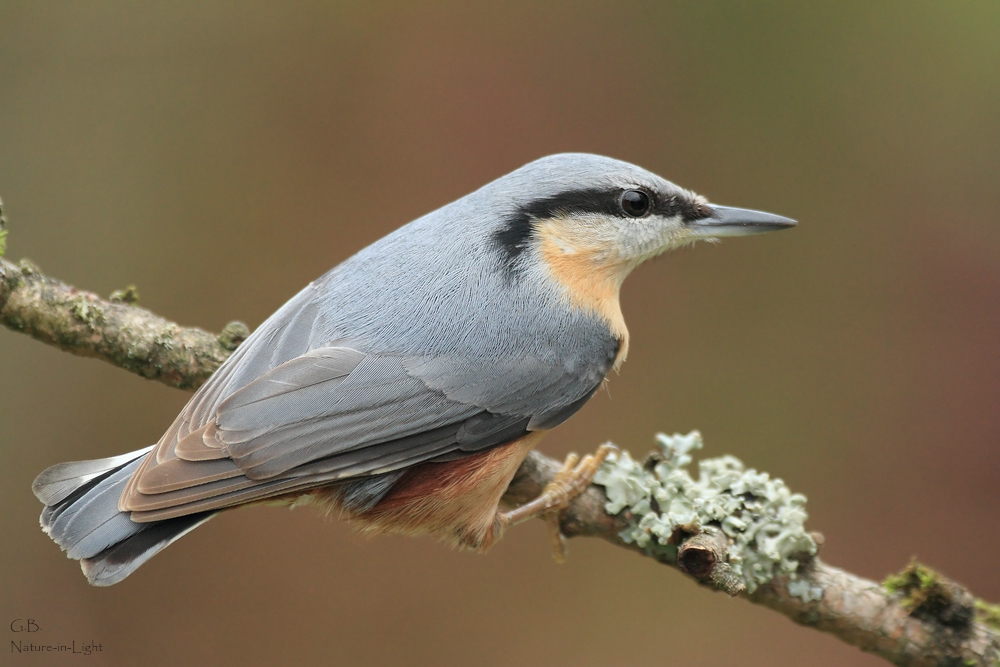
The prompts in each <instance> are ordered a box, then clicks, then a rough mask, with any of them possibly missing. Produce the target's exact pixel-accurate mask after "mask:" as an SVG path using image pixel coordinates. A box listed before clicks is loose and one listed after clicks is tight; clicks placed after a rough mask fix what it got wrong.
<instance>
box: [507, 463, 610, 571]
mask: <svg viewBox="0 0 1000 667" xmlns="http://www.w3.org/2000/svg"><path fill="white" fill-rule="evenodd" d="M616 451H618V448H617V447H615V446H614V445H612V444H605V445H601V446H600V447H598V448H597V451H596V452H595V453H593V454H587V455H586V456H584V457H583V459H581V458H580V457H579V456H577V455H576V454H570V455H569V456H567V457H566V462H565V463H564V464H563V467H562V470H560V471H559V472H558V473H556V476H555V477H553V478H552V481H551V482H549V483H548V484H546V485H545V488H544V489H542V493H541V494H540V495H539V496H538V497H537V498H535V499H534V500H532V501H531V502H529V503H525V504H524V505H521V506H520V507H518V508H517V509H514V510H511V511H510V512H506V513H504V514H503V515H502V516H503V523H504V525H505V526H510V525H514V524H518V523H522V522H524V521H527V520H528V519H534V518H535V517H539V516H543V517H545V521H546V522H547V523H548V524H549V531H550V533H551V535H552V557H553V558H555V559H556V562H557V563H562V562H564V561H565V560H566V538H565V537H564V536H563V534H562V531H561V530H560V526H559V515H560V514H561V513H562V511H563V510H564V509H566V507H567V506H569V504H570V502H571V501H572V500H573V499H574V498H576V497H577V496H579V495H580V494H581V493H583V492H584V491H586V490H587V487H588V486H590V483H591V482H592V481H593V479H594V475H595V474H596V473H597V469H598V468H599V467H600V466H601V463H603V462H604V459H606V458H607V457H608V454H610V453H611V452H616Z"/></svg>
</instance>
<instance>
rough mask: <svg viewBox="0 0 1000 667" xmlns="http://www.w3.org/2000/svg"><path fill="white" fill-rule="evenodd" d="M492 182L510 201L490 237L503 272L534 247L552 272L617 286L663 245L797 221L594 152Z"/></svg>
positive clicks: (554, 159)
mask: <svg viewBox="0 0 1000 667" xmlns="http://www.w3.org/2000/svg"><path fill="white" fill-rule="evenodd" d="M491 185H492V186H498V185H502V186H503V188H504V189H507V190H508V192H509V193H510V196H511V198H512V199H513V200H514V202H515V208H514V212H513V213H511V214H509V215H507V216H506V217H505V220H504V224H503V226H502V227H501V228H499V229H498V230H497V231H496V232H495V233H494V237H493V238H494V242H495V245H496V246H497V247H498V249H499V250H501V251H502V253H503V255H504V256H505V260H506V263H507V266H508V268H509V269H510V270H512V271H516V270H517V268H518V263H519V262H521V261H522V260H526V259H527V258H526V257H524V258H522V254H523V252H524V251H525V250H529V249H534V250H535V251H536V257H539V258H540V259H542V260H543V262H544V263H546V264H549V265H551V266H553V267H555V269H556V272H557V273H558V274H566V272H567V271H569V272H571V273H572V272H574V271H575V272H588V273H591V274H592V277H594V278H599V279H606V280H609V281H611V282H613V283H615V284H616V286H618V285H621V282H622V281H623V280H624V279H625V277H626V276H627V275H628V274H629V273H630V272H631V271H632V269H634V268H635V267H636V266H638V265H639V264H641V263H642V262H643V261H645V260H647V259H649V258H651V257H655V256H657V255H659V254H661V253H663V252H665V251H667V250H672V249H674V248H678V247H680V246H683V245H687V244H690V243H693V242H695V241H698V240H708V241H715V240H717V239H719V238H721V237H724V236H745V235H749V234H760V233H762V232H769V231H775V230H778V229H786V228H788V227H792V226H794V225H795V224H796V223H795V221H794V220H791V219H789V218H785V217H782V216H780V215H773V214H771V213H763V212H760V211H751V210H747V209H740V208H731V207H728V206H719V205H716V204H711V203H709V201H708V200H707V199H705V198H704V197H702V196H701V195H697V194H695V193H693V192H691V191H689V190H685V189H683V188H681V187H678V186H677V185H674V184H673V183H671V182H670V181H667V180H664V179H663V178H660V177H659V176H657V175H656V174H653V173H651V172H648V171H646V170H645V169H642V168H640V167H636V166H635V165H632V164H629V163H627V162H621V161H619V160H613V159H611V158H606V157H602V156H599V155H589V154H582V153H565V154H560V155H552V156H549V157H546V158H542V159H540V160H536V161H535V162H532V163H530V164H528V165H526V166H524V167H522V168H521V169H519V170H517V171H515V172H513V173H511V174H509V175H508V176H506V177H504V178H502V179H500V181H497V182H495V183H493V184H491Z"/></svg>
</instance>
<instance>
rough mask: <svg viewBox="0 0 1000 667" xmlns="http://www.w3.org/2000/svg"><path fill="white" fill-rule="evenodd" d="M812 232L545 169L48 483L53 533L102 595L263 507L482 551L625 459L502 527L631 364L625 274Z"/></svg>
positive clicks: (253, 347) (527, 172) (385, 244)
mask: <svg viewBox="0 0 1000 667" xmlns="http://www.w3.org/2000/svg"><path fill="white" fill-rule="evenodd" d="M795 224H796V221H795V220H792V219H790V218H786V217H782V216H779V215H774V214H770V213H764V212H760V211H754V210H748V209H741V208H732V207H727V206H721V205H716V204H712V203H709V201H708V200H707V199H706V198H705V197H703V196H700V195H697V194H695V193H693V192H691V191H689V190H685V189H683V188H681V187H679V186H677V185H675V184H673V183H671V182H669V181H667V180H665V179H663V178H661V177H659V176H657V175H655V174H653V173H651V172H649V171H647V170H645V169H642V168H640V167H638V166H635V165H633V164H630V163H628V162H623V161H620V160H616V159H612V158H608V157H603V156H600V155H593V154H586V153H562V154H556V155H550V156H547V157H543V158H541V159H537V160H535V161H533V162H530V163H528V164H526V165H525V166H523V167H521V168H519V169H517V170H515V171H513V172H511V173H509V174H507V175H505V176H502V177H500V178H498V179H497V180H494V181H492V182H490V183H488V184H486V185H484V186H483V187H481V188H479V189H478V190H476V191H474V192H472V193H471V194H468V195H466V196H464V197H462V198H460V199H458V200H456V201H454V202H452V203H450V204H447V205H445V206H443V207H442V208H439V209H437V210H435V211H433V212H431V213H428V214H426V215H424V216H422V217H420V218H417V219H416V220H414V221H412V222H410V223H408V224H406V225H404V226H402V227H400V228H399V229H397V230H396V231H394V232H392V233H390V234H388V235H387V236H385V237H383V238H382V239H380V240H378V241H376V242H375V243H373V244H371V245H370V246H368V247H366V248H364V249H362V250H361V251H359V252H358V253H357V254H355V255H353V256H352V257H350V258H349V259H347V260H345V261H344V262H342V263H341V264H339V265H337V266H336V267H334V268H333V269H331V270H330V271H329V272H327V273H326V274H324V275H323V276H322V277H320V278H319V279H317V280H315V281H313V282H312V283H310V284H309V285H307V286H306V287H305V288H304V289H302V291H300V292H299V293H298V294H296V295H295V296H293V297H292V298H291V299H290V300H289V301H288V302H287V303H285V304H284V305H283V306H282V307H281V308H279V309H278V310H277V311H276V312H275V313H274V314H273V315H271V316H270V317H269V318H268V319H267V320H266V321H265V322H264V323H263V324H262V325H261V326H260V327H259V328H257V330H256V331H254V332H253V334H251V335H250V336H249V337H248V338H247V339H246V340H245V341H244V342H243V343H242V344H241V345H240V346H239V347H238V348H237V349H236V351H235V352H234V353H233V354H232V355H231V356H230V357H229V358H228V359H227V360H226V361H225V362H224V363H223V364H222V365H221V366H220V367H219V369H218V370H217V371H216V372H215V373H214V374H213V375H212V376H211V377H210V378H209V379H208V380H207V381H206V382H205V383H204V384H203V385H202V386H201V387H200V388H199V389H198V391H197V392H196V393H195V394H194V395H193V396H192V398H191V399H190V401H189V402H188V403H187V405H186V406H185V407H184V408H183V410H181V412H180V414H179V415H178V416H177V417H176V419H175V420H174V422H173V423H172V424H171V425H170V427H169V428H168V429H167V430H166V432H165V433H164V434H163V436H162V437H161V438H160V439H159V441H158V442H157V443H156V444H155V445H152V446H149V447H146V448H143V449H139V450H137V451H133V452H130V453H127V454H122V455H120V456H113V457H110V458H105V459H99V460H91V461H79V462H71V463H61V464H57V465H54V466H52V467H50V468H48V469H47V470H45V471H44V472H42V473H41V474H40V475H39V476H38V477H37V478H36V480H35V481H34V483H33V486H32V489H33V491H34V493H35V495H36V497H37V498H38V499H39V500H40V501H41V502H42V503H43V504H44V506H45V507H44V509H43V511H42V515H41V519H40V523H41V526H42V528H43V530H44V531H45V533H47V534H48V535H49V536H50V537H51V538H52V539H53V540H54V541H55V542H56V543H57V544H58V545H59V546H60V547H61V548H62V549H63V550H64V551H65V552H66V554H67V556H68V557H69V558H71V559H76V560H79V561H80V564H81V567H82V569H83V572H84V574H85V575H86V577H87V579H88V581H89V582H90V583H91V584H93V585H96V586H110V585H112V584H116V583H118V582H120V581H122V580H123V579H125V578H126V577H127V576H129V575H130V574H131V573H132V572H134V571H135V570H136V569H137V568H138V567H139V566H140V565H142V564H143V563H145V562H146V561H147V560H148V559H149V558H151V557H152V556H153V555H155V554H156V553H158V552H159V551H161V550H162V549H164V548H165V547H167V546H168V545H170V544H171V543H172V542H174V541H175V540H177V539H178V538H180V537H181V536H183V535H185V534H186V533H188V532H190V531H191V530H193V529H195V528H196V527H198V526H200V525H202V524H203V523H205V522H206V521H208V520H209V519H210V518H211V517H213V516H214V515H216V514H217V513H219V512H220V511H224V510H228V509H232V508H235V507H237V506H241V505H249V504H262V503H263V504H271V505H284V506H292V507H297V506H302V505H312V506H316V507H318V508H319V509H320V510H321V511H324V512H333V513H337V514H339V515H340V516H342V517H346V518H348V519H349V520H350V522H351V525H352V526H355V527H359V528H360V529H361V530H362V531H363V532H366V533H370V534H380V533H401V534H407V535H431V536H434V537H437V538H438V539H440V540H442V541H444V542H446V543H449V544H452V545H455V546H458V547H460V548H466V549H471V550H476V551H485V550H486V549H488V548H489V547H490V546H491V545H492V544H494V543H495V542H496V541H497V540H498V539H499V538H500V536H501V535H502V534H503V533H504V531H505V530H506V529H507V528H508V527H510V526H512V525H515V524H517V523H520V522H522V521H526V520H528V519H530V518H534V517H538V516H544V517H548V518H550V519H551V518H552V517H558V514H559V512H561V511H562V510H563V509H565V507H566V506H567V505H568V503H569V502H570V501H571V500H572V499H573V498H574V497H575V496H577V495H579V494H580V493H582V492H583V491H584V490H585V489H586V488H587V486H588V485H589V484H590V483H591V480H592V478H593V476H594V474H595V472H596V471H597V468H598V466H599V465H600V464H601V462H602V461H603V459H604V458H605V457H606V456H608V454H609V453H610V451H611V449H610V447H609V446H604V447H602V448H600V449H598V450H597V451H596V452H595V453H594V454H590V455H587V456H585V457H583V458H582V459H581V458H579V457H577V456H576V455H570V456H569V457H568V458H567V460H566V464H565V466H564V467H563V469H562V471H561V472H560V473H559V475H557V477H556V478H555V479H554V480H553V481H552V483H551V484H549V485H548V486H547V487H546V488H545V489H544V490H543V491H542V493H541V495H540V496H539V497H538V498H537V499H535V500H533V501H530V502H528V503H527V504H525V505H522V506H520V507H517V508H514V509H510V510H504V509H501V504H500V503H501V497H502V496H503V494H504V491H505V490H506V488H507V485H508V484H509V483H510V481H511V479H512V478H513V476H514V474H515V472H516V471H517V469H518V467H519V466H520V464H521V463H522V461H523V460H524V459H525V457H526V456H527V455H528V453H529V452H530V451H531V450H532V449H533V448H534V447H535V446H536V445H537V444H538V442H539V440H540V439H541V438H542V437H543V436H544V435H545V434H546V433H547V432H548V431H549V430H551V429H553V428H554V427H556V426H558V425H559V424H561V423H562V422H564V421H566V420H567V419H568V418H569V417H570V416H572V415H573V414H574V413H576V412H577V411H578V410H579V409H580V408H581V407H582V406H583V405H584V404H585V403H586V402H587V401H588V400H589V399H590V398H591V397H592V396H593V395H594V394H595V393H596V392H597V390H598V389H599V388H600V387H601V386H602V384H603V383H604V382H605V381H606V376H607V375H608V373H609V372H610V371H611V370H612V369H615V370H617V369H618V367H619V366H620V365H621V364H622V362H623V361H624V360H625V357H626V355H627V354H628V348H629V333H628V329H627V328H626V326H625V320H624V319H623V315H622V312H621V306H620V302H619V292H620V288H621V285H622V282H623V281H624V280H625V278H626V277H627V276H628V275H629V273H630V272H631V271H632V270H633V269H635V268H636V267H637V266H639V265H640V264H641V263H643V262H644V261H646V260H648V259H650V258H653V257H656V256H658V255H660V254H662V253H664V252H666V251H668V250H672V249H676V248H679V247H682V246H686V245H689V244H692V243H694V242H695V241H698V240H709V241H714V240H718V239H720V238H722V237H728V236H743V235H749V234H758V233H762V232H769V231H774V230H780V229H787V228H789V227H792V226H794V225H795ZM550 523H551V524H552V525H555V526H556V530H558V528H557V526H558V520H556V521H555V522H550Z"/></svg>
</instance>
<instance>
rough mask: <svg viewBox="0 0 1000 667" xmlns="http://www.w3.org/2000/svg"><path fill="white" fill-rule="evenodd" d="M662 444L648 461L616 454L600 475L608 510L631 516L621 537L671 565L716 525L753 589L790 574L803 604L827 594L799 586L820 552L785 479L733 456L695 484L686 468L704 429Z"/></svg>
mask: <svg viewBox="0 0 1000 667" xmlns="http://www.w3.org/2000/svg"><path fill="white" fill-rule="evenodd" d="M656 440H657V443H658V445H659V450H658V451H654V452H653V453H652V454H650V455H649V456H648V457H647V458H646V460H645V461H644V462H642V463H638V462H636V461H634V460H633V459H632V457H631V456H629V453H628V452H622V453H621V454H612V455H611V456H609V457H608V459H607V460H606V461H605V462H604V464H603V465H602V466H601V469H600V470H599V471H598V473H597V475H596V476H595V477H594V483H595V484H599V485H601V486H603V487H604V492H605V493H606V494H607V496H608V502H607V504H606V505H605V510H606V511H607V512H608V513H609V514H618V513H619V512H621V511H623V510H627V511H628V513H629V515H630V516H631V517H632V518H631V519H630V520H629V522H628V527H627V528H626V529H625V530H623V531H622V532H621V533H620V535H621V537H622V539H623V540H625V541H626V542H628V543H634V544H636V545H637V546H638V547H640V548H641V549H643V551H645V552H646V553H647V554H648V555H650V556H653V557H654V558H656V559H657V560H662V561H666V562H670V563H673V562H676V561H677V552H678V547H679V546H680V544H681V542H682V540H683V538H684V537H686V536H690V535H697V534H698V533H700V532H702V530H704V529H705V528H706V527H708V526H714V527H716V528H718V529H719V530H721V532H722V533H723V534H724V535H725V536H726V537H728V538H729V544H728V547H727V549H726V554H725V556H726V562H727V563H728V564H729V567H730V568H731V570H732V573H733V575H734V576H735V577H736V578H737V579H739V580H740V581H741V582H742V584H743V586H744V587H745V588H746V590H747V591H748V592H750V593H753V592H754V591H755V590H757V588H758V587H759V586H760V585H761V584H766V583H767V582H769V581H771V580H772V579H773V578H774V577H775V576H779V575H784V576H788V577H789V578H790V579H792V580H793V582H792V584H791V585H792V586H793V587H794V588H795V591H796V593H797V594H798V595H799V596H800V597H802V598H803V600H805V601H807V602H808V601H809V599H818V597H820V596H822V591H821V590H819V589H817V588H815V587H810V586H808V585H805V586H803V585H802V582H800V581H795V580H796V571H797V570H798V567H799V564H800V563H801V562H802V561H803V560H808V559H810V558H811V557H812V556H814V555H816V551H817V548H816V542H815V541H814V540H813V537H812V536H811V535H810V534H809V533H808V532H806V529H805V520H806V511H805V503H806V498H805V496H803V495H802V494H799V493H792V492H791V491H790V490H789V488H788V486H787V485H786V484H785V483H784V482H783V481H782V480H780V479H775V478H772V477H771V476H770V475H768V474H767V473H759V472H757V471H756V470H753V469H752V468H751V469H747V468H746V467H745V466H744V465H743V463H742V462H741V461H740V460H739V459H737V458H736V457H734V456H721V457H717V458H709V459H703V460H702V461H700V462H699V463H698V470H699V475H698V478H697V479H695V478H694V477H692V476H691V474H690V473H689V472H688V470H687V466H688V464H690V463H691V461H692V457H691V454H690V452H691V451H693V450H696V449H701V448H702V446H703V443H702V438H701V434H700V433H698V431H692V432H691V433H689V434H688V435H679V434H675V435H673V436H667V435H664V434H662V433H661V434H659V435H657V436H656Z"/></svg>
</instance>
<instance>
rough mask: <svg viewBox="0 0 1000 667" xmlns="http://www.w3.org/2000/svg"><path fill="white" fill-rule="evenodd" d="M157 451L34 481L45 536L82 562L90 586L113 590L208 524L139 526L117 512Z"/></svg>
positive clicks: (64, 468) (188, 520)
mask: <svg viewBox="0 0 1000 667" xmlns="http://www.w3.org/2000/svg"><path fill="white" fill-rule="evenodd" d="M150 449H152V447H147V448H146V449H141V450H139V451H136V452H131V453H129V454H122V455H121V456H113V457H111V458H108V459H97V460H94V461H77V462H73V463H60V464H58V465H54V466H52V467H51V468H49V469H48V470H46V471H44V472H43V473H42V474H41V475H39V476H38V477H37V478H35V481H34V483H33V484H32V485H31V490H32V491H34V492H35V496H36V497H37V498H38V499H39V500H40V501H42V503H43V504H44V505H45V509H44V510H42V517H41V519H40V522H41V524H42V530H44V531H45V533H46V534H47V535H48V536H49V537H51V538H52V539H53V540H55V543H56V544H58V545H59V546H60V547H62V549H63V551H65V552H66V555H67V556H69V557H70V558H73V559H75V560H78V561H80V567H81V568H82V569H83V573H84V575H86V577H87V580H88V581H89V582H90V583H91V584H93V585H95V586H111V585H112V584H117V583H118V582H119V581H121V580H122V579H124V578H125V577H127V576H128V575H130V574H132V572H133V571H134V570H135V569H136V568H137V567H139V566H140V565H142V564H143V563H145V562H146V561H147V560H149V559H150V558H152V557H153V556H154V555H156V554H157V553H159V551H160V550H161V549H164V548H166V547H167V546H169V545H170V544H171V543H173V541H174V540H176V539H178V538H180V537H181V536H183V535H185V534H186V533H188V532H189V531H192V530H194V529H195V528H197V527H198V526H200V525H201V524H203V523H205V522H206V521H208V520H209V519H210V518H212V516H213V515H214V514H215V512H201V513H199V514H191V515H188V516H181V517H177V518H174V519H167V520H165V521H151V522H149V523H138V522H135V521H132V519H131V518H129V513H128V512H122V511H120V510H119V509H118V499H119V498H120V497H121V494H122V490H123V489H124V488H125V485H126V483H127V482H128V479H129V477H131V476H132V473H133V472H135V470H136V469H137V468H138V467H139V464H140V463H141V462H142V459H143V456H144V455H145V454H146V453H148V452H149V450H150Z"/></svg>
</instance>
